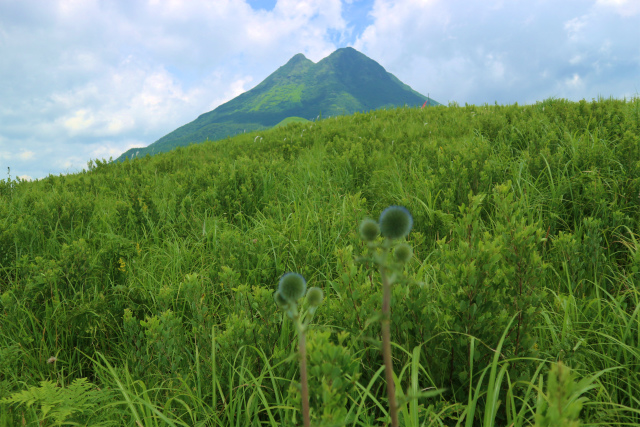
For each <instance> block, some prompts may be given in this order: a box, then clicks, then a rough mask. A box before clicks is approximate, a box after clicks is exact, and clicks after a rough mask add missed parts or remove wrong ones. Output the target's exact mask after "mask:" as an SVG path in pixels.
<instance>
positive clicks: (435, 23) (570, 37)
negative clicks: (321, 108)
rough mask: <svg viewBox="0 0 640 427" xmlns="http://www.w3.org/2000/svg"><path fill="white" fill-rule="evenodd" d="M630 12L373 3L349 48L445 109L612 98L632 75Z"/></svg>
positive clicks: (491, 0) (486, 0)
mask: <svg viewBox="0 0 640 427" xmlns="http://www.w3.org/2000/svg"><path fill="white" fill-rule="evenodd" d="M635 5H639V6H640V1H638V0H627V1H623V0H616V1H614V0H610V1H598V2H597V1H596V0H590V1H582V0H580V1H566V2H551V1H548V0H535V1H531V2H508V1H503V0H483V1H482V2H469V1H468V0H423V1H419V0H406V1H392V0H376V1H375V4H374V7H373V10H372V13H371V16H372V18H373V22H372V23H371V25H369V26H368V27H367V28H366V29H365V30H364V31H363V32H362V34H361V35H360V36H359V37H358V38H357V40H356V42H355V44H354V47H356V49H359V50H361V51H362V52H363V53H364V54H366V55H368V56H370V57H371V58H373V59H375V60H377V61H379V62H380V63H381V64H382V65H383V66H385V68H387V70H388V71H390V72H392V73H393V74H395V75H396V76H397V77H398V78H400V80H402V81H404V82H407V83H408V84H410V85H411V86H412V87H413V88H414V89H416V90H417V91H419V92H421V93H423V94H425V95H426V94H427V93H430V95H431V96H432V97H433V98H434V99H436V100H438V101H440V102H444V103H446V102H447V101H448V100H456V101H457V102H459V103H464V102H470V103H476V104H482V103H485V102H486V103H493V101H494V100H495V101H498V102H500V103H512V102H516V101H517V102H520V103H527V102H535V101H536V100H540V99H545V98H547V97H550V96H554V97H566V98H569V99H574V100H577V99H582V98H586V99H591V98H595V97H597V96H598V95H603V96H614V97H620V96H623V94H625V93H628V92H629V88H628V85H629V84H633V82H634V81H637V75H638V74H640V48H638V46H637V40H638V39H640V30H638V26H637V22H633V19H629V18H628V16H622V15H623V14H626V15H628V14H629V13H630V12H631V11H634V10H635V8H636V6H635ZM634 74H635V76H636V77H634ZM575 75H577V76H579V81H575V80H574V76H575ZM568 83H571V84H568Z"/></svg>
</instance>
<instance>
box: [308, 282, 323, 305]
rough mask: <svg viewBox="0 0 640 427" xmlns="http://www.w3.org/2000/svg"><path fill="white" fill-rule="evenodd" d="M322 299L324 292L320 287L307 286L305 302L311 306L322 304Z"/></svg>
mask: <svg viewBox="0 0 640 427" xmlns="http://www.w3.org/2000/svg"><path fill="white" fill-rule="evenodd" d="M323 299H324V293H323V292H322V289H320V288H317V287H315V286H314V287H312V288H309V290H308V291H307V302H308V303H309V305H310V306H311V307H317V306H319V305H320V304H322V300H323Z"/></svg>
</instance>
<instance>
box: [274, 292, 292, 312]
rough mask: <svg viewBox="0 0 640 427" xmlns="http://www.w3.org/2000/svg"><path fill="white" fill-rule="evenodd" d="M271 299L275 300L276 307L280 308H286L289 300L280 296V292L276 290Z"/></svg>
mask: <svg viewBox="0 0 640 427" xmlns="http://www.w3.org/2000/svg"><path fill="white" fill-rule="evenodd" d="M273 300H274V301H275V302H276V304H277V305H278V307H280V308H282V309H285V310H286V309H287V307H288V306H289V302H288V301H287V300H286V299H284V297H283V296H282V294H281V293H280V292H278V291H276V292H275V293H274V294H273Z"/></svg>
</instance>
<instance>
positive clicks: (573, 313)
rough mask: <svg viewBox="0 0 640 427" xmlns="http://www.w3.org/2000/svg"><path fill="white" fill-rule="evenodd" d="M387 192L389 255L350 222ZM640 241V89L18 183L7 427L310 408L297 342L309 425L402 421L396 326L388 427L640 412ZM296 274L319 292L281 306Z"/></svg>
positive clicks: (456, 109) (1, 195) (4, 305)
mask: <svg viewBox="0 0 640 427" xmlns="http://www.w3.org/2000/svg"><path fill="white" fill-rule="evenodd" d="M388 206H403V207H405V208H406V210H407V211H408V212H410V213H411V215H412V220H413V221H412V225H413V226H412V228H411V232H410V233H409V234H408V236H407V237H406V238H405V237H402V238H400V239H398V241H397V244H398V245H405V244H406V245H407V247H408V248H409V250H408V254H407V247H405V249H402V251H405V252H404V254H400V255H396V254H395V252H394V253H393V256H394V257H395V258H393V260H392V258H389V261H388V262H389V263H393V262H398V263H399V264H395V266H394V267H393V270H389V269H388V268H387V267H384V265H387V264H384V263H383V264H381V263H380V262H381V261H380V257H379V256H378V258H376V257H375V256H372V252H371V251H374V252H375V251H376V250H391V248H387V249H384V248H385V243H384V241H383V239H382V238H381V237H376V236H375V235H373V237H371V236H372V234H367V233H363V231H362V228H361V224H362V222H363V220H365V219H366V218H370V219H372V220H373V221H365V223H367V222H368V223H369V225H371V223H374V224H375V223H376V222H378V218H379V215H380V213H381V212H382V211H383V210H384V209H385V208H387V207H388ZM364 228H366V227H364ZM361 234H362V235H363V236H364V237H366V239H365V240H371V241H363V239H362V238H361ZM639 234H640V99H639V98H635V99H632V100H627V101H621V100H612V99H608V100H606V99H601V100H597V101H593V102H586V101H581V102H577V103H574V102H569V101H565V100H561V99H549V100H545V101H543V102H539V103H537V104H535V105H525V106H521V105H509V106H499V105H495V106H488V105H484V106H464V107H460V106H457V105H450V106H449V107H433V108H425V109H418V108H399V109H393V110H387V111H384V110H378V111H374V112H371V113H367V114H354V115H350V116H340V117H332V118H330V119H325V120H321V121H317V122H301V123H291V124H289V125H288V126H285V127H278V128H274V129H272V130H269V131H259V132H258V133H252V134H242V135H239V136H237V137H234V138H232V139H226V140H222V141H216V142H208V143H204V144H199V145H193V146H190V147H188V148H179V149H177V150H175V151H173V152H170V153H164V154H159V155H156V156H153V157H146V158H139V159H136V160H134V161H126V162H124V163H109V162H106V161H92V162H90V163H89V167H88V170H87V171H85V172H84V173H79V174H74V175H67V176H58V177H55V176H49V177H47V178H45V179H42V180H39V181H36V182H25V181H20V180H12V179H5V180H2V181H0V295H1V296H0V426H16V425H34V426H35V425H38V426H52V425H91V426H119V425H125V426H160V425H171V426H280V425H285V426H294V425H301V424H302V422H303V420H302V406H303V402H302V397H301V385H300V382H299V381H300V373H301V371H300V364H299V363H298V361H299V360H300V359H299V351H298V344H299V340H298V339H299V337H301V336H303V335H304V337H305V340H306V346H305V347H306V353H307V354H306V358H305V360H306V369H305V371H306V372H307V375H306V377H307V379H306V381H307V383H308V386H307V388H308V389H307V394H308V402H309V417H310V423H311V425H316V426H317V425H324V426H329V425H332V426H340V425H346V426H383V425H389V423H390V414H389V399H388V395H387V389H388V387H387V386H388V384H387V381H386V380H385V373H384V372H385V368H384V365H385V363H384V361H383V354H382V345H381V340H382V335H381V332H382V330H383V326H384V325H385V321H386V324H387V325H388V327H389V332H390V344H391V352H390V354H391V355H392V364H393V373H394V376H393V377H392V378H393V382H394V387H393V388H395V398H396V400H397V418H398V423H399V425H402V426H407V427H408V426H443V425H446V426H457V425H461V426H466V427H471V426H483V427H488V426H512V425H513V426H524V425H534V424H535V425H538V426H551V425H638V424H640V400H639V396H640V304H639V299H640V271H639V268H640V244H639V241H640V238H639ZM383 235H384V233H383ZM367 236H368V237H367ZM370 237H371V239H369V238H370ZM408 245H410V246H408ZM376 248H378V249H376ZM389 254H391V252H389ZM373 255H375V253H374V254H373ZM385 259H386V258H385ZM407 259H408V260H407ZM394 260H395V261H394ZM403 260H406V261H407V262H402V263H400V261H403ZM385 262H386V261H385ZM287 272H294V273H297V274H299V275H300V276H302V277H304V279H306V284H307V285H308V286H309V287H316V288H320V289H321V290H322V292H323V294H324V300H323V301H322V305H321V306H319V307H318V309H317V311H316V310H315V306H313V307H311V306H310V305H309V304H308V302H306V301H307V300H300V303H299V304H296V312H295V313H293V312H292V315H291V316H288V315H287V313H286V312H287V310H291V306H288V305H287V304H289V303H288V302H286V301H285V302H284V303H283V302H282V301H280V303H281V304H280V305H279V304H277V303H276V301H274V293H275V292H276V290H277V289H278V286H279V281H281V279H282V277H283V274H284V273H287ZM392 273H393V277H394V281H389V283H387V285H384V282H385V280H388V279H389V277H391V276H389V277H387V279H385V275H386V274H389V275H391V274H392ZM387 287H388V288H389V290H390V300H389V306H390V314H389V316H388V318H386V317H385V315H384V314H383V312H382V311H381V305H382V302H383V289H384V288H387ZM276 296H277V294H276ZM283 304H284V307H283ZM283 308H285V309H284V310H283ZM310 308H313V309H312V310H310ZM314 311H315V313H313V312H314ZM310 314H313V318H312V320H311V321H310V322H309V323H308V324H303V323H302V319H303V318H304V319H311V317H310ZM296 316H299V317H296ZM307 316H308V317H307ZM289 317H291V319H290V318H289ZM385 319H386V320H385ZM292 320H293V321H292ZM305 321H306V320H305ZM303 330H304V332H305V334H303V335H301V334H300V332H301V331H303ZM387 372H389V371H387ZM393 388H392V389H393Z"/></svg>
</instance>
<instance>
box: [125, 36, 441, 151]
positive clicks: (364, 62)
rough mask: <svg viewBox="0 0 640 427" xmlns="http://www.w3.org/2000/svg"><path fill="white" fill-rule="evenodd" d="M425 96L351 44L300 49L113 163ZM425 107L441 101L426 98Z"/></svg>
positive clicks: (411, 103)
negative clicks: (247, 86)
mask: <svg viewBox="0 0 640 427" xmlns="http://www.w3.org/2000/svg"><path fill="white" fill-rule="evenodd" d="M426 100H427V97H426V96H424V95H421V94H420V93H418V92H416V91H414V90H413V89H411V88H410V87H409V86H407V85H405V84H404V83H402V82H401V81H400V80H398V79H397V78H396V77H395V76H394V75H393V74H391V73H388V72H387V71H386V70H385V69H384V67H382V66H381V65H380V64H378V63H377V62H376V61H374V60H373V59H371V58H369V57H367V56H366V55H364V54H362V53H360V52H358V51H357V50H355V49H354V48H352V47H344V48H340V49H338V50H336V51H335V52H333V53H332V54H331V55H329V56H327V57H326V58H324V59H322V60H321V61H318V63H314V62H313V61H311V60H309V59H308V58H306V57H305V56H304V55H303V54H301V53H299V54H297V55H294V56H293V57H292V58H291V59H290V60H289V61H288V62H287V63H286V64H284V65H283V66H281V67H280V68H278V69H277V70H276V71H274V72H273V73H272V74H271V75H269V76H268V77H267V78H266V79H264V80H263V81H262V82H260V83H259V84H258V85H257V86H255V87H254V88H253V89H251V90H248V91H247V92H245V93H243V94H241V95H239V96H237V97H236V98H234V99H232V100H230V101H228V102H226V103H224V104H222V105H220V106H219V107H217V108H216V109H215V110H213V111H209V112H208V113H204V114H202V115H200V116H199V117H198V118H197V119H196V120H194V121H192V122H191V123H187V124H186V125H184V126H181V127H179V128H178V129H176V130H174V131H173V132H171V133H169V134H167V135H165V136H163V137H162V138H160V139H159V140H157V141H156V142H154V143H153V144H151V145H149V146H148V147H145V148H133V149H131V150H129V151H127V152H125V153H124V154H122V155H121V156H120V157H119V158H118V159H116V161H123V160H125V159H126V158H130V159H131V158H133V157H139V156H145V155H146V154H155V153H160V152H164V151H169V150H171V149H173V148H175V147H179V146H186V145H189V144H191V143H200V142H204V141H205V140H218V139H223V138H226V137H228V136H233V135H236V134H238V133H243V132H250V131H254V130H258V129H264V128H270V127H273V126H276V125H277V124H279V123H281V122H282V121H283V120H285V119H286V118H288V117H299V118H304V119H307V120H313V119H315V118H317V117H318V116H320V115H322V116H325V117H326V116H334V115H341V114H352V113H355V112H357V111H369V110H375V109H378V108H383V107H395V106H402V105H408V106H419V105H422V104H423V103H424V102H425V101H426ZM429 105H432V106H433V105H440V104H439V103H438V102H436V101H434V100H429Z"/></svg>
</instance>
